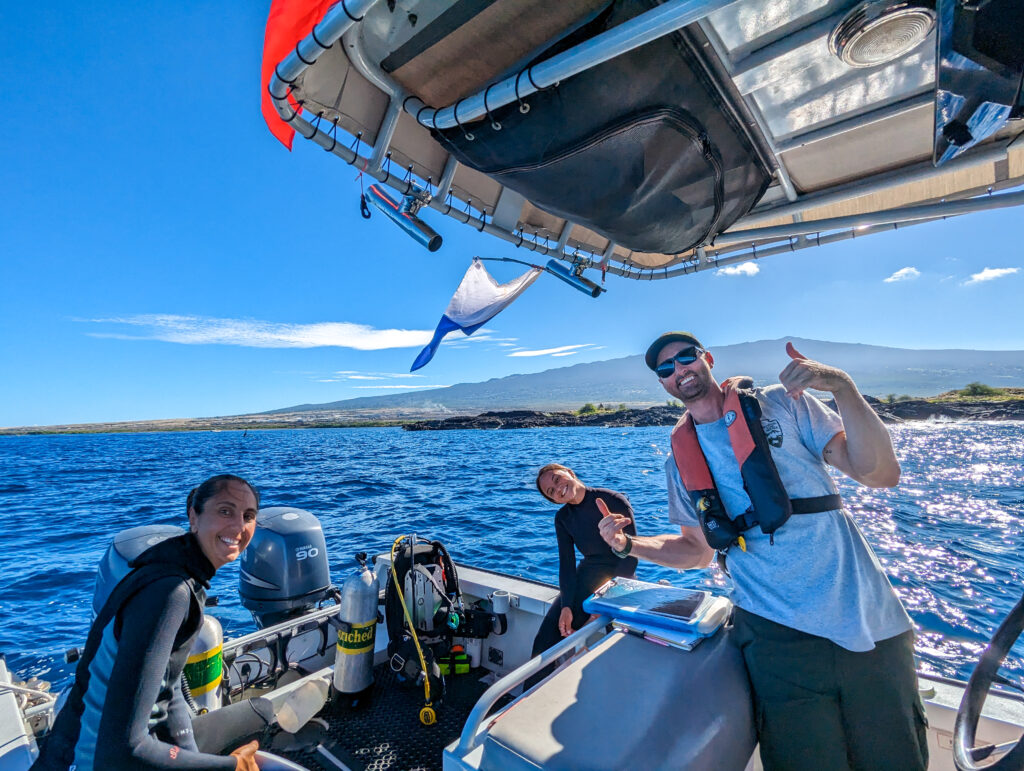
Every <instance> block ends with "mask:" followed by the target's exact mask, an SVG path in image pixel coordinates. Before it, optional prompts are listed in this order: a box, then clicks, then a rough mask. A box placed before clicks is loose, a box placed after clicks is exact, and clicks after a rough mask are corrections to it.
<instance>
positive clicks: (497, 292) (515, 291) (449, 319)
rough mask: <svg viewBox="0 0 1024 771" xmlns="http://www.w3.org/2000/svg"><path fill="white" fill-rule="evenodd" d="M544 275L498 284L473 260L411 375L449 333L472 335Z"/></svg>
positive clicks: (532, 274)
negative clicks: (458, 330)
mask: <svg viewBox="0 0 1024 771" xmlns="http://www.w3.org/2000/svg"><path fill="white" fill-rule="evenodd" d="M542 272H543V271H542V270H541V269H540V268H530V270H528V271H527V272H526V273H524V274H523V275H521V276H520V277H519V278H517V279H513V280H512V281H509V282H508V283H507V284H499V283H498V282H497V281H495V280H494V277H493V276H491V274H490V273H488V272H487V269H486V268H485V267H484V264H483V263H482V262H480V260H479V259H478V258H476V257H474V258H473V264H472V265H470V266H469V270H467V271H466V275H465V276H463V277H462V283H461V284H459V288H458V289H456V290H455V294H454V295H453V296H452V299H451V302H449V303H448V309H447V310H446V311H445V312H444V315H443V316H442V317H441V321H440V322H439V323H438V325H437V329H436V330H435V331H434V339H433V340H431V341H430V342H429V343H428V344H427V347H426V348H424V349H423V350H422V351H420V355H419V356H417V357H416V361H414V362H413V363H412V368H411V369H410V370H409V371H410V372H415V371H416V370H418V369H419V368H420V367H423V366H425V365H426V363H427V362H429V361H430V360H431V359H432V358H434V354H435V353H436V352H437V347H438V346H439V345H440V344H441V340H442V339H444V336H445V335H447V334H448V333H449V332H454V331H455V330H456V329H461V330H462V331H463V333H464V334H467V335H471V334H473V333H474V332H476V331H477V330H478V329H480V327H482V326H483V325H484V324H486V323H487V322H488V321H490V320H491V319H493V318H494V317H495V316H497V315H498V314H499V313H501V312H502V311H503V310H505V308H507V307H508V306H509V305H511V304H512V301H513V300H515V299H516V298H517V297H519V295H521V294H522V293H523V291H524V290H525V289H526V287H528V286H529V285H530V284H532V283H533V282H534V281H536V280H537V276H539V275H540V274H541V273H542Z"/></svg>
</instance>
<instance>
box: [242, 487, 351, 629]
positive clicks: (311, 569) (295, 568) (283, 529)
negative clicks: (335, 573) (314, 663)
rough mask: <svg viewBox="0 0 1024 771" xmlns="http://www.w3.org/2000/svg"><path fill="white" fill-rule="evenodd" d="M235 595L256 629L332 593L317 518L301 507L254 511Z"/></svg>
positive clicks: (313, 604)
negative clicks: (248, 613)
mask: <svg viewBox="0 0 1024 771" xmlns="http://www.w3.org/2000/svg"><path fill="white" fill-rule="evenodd" d="M241 563H242V564H241V570H240V571H239V574H238V593H239V595H241V598H242V605H243V606H245V607H246V608H248V609H249V612H251V613H252V617H253V619H254V620H255V621H256V625H257V626H258V627H260V628H261V629H262V628H263V627H267V626H272V625H273V624H276V623H278V622H280V621H284V620H286V619H289V618H293V617H295V616H299V615H302V614H303V613H305V612H306V611H307V610H310V609H311V608H313V607H314V606H315V605H316V604H317V603H319V602H321V601H322V600H325V599H327V598H328V597H330V595H331V592H332V587H331V575H330V568H329V566H328V564H327V543H326V541H325V540H324V532H323V530H322V529H321V527H320V520H318V519H317V518H316V517H314V516H313V515H312V514H310V513H309V512H308V511H303V510H302V509H295V508H292V507H290V506H275V507H272V508H269V509H260V512H259V514H257V515H256V532H254V533H253V536H252V540H251V541H250V542H249V548H247V549H246V550H245V551H244V552H242V559H241Z"/></svg>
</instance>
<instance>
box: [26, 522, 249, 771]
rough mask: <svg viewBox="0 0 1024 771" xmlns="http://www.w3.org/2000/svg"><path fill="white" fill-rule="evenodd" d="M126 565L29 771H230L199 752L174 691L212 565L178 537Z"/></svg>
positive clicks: (226, 760) (226, 763)
mask: <svg viewBox="0 0 1024 771" xmlns="http://www.w3.org/2000/svg"><path fill="white" fill-rule="evenodd" d="M132 567H133V568H135V570H133V571H132V573H130V574H129V575H128V576H127V577H126V578H125V579H124V580H123V581H121V583H120V584H118V586H117V587H116V588H115V589H114V591H113V592H112V593H111V596H110V599H109V600H108V601H107V605H106V606H105V607H104V608H103V610H101V611H100V614H99V615H98V616H97V618H96V621H95V622H94V623H93V628H92V629H91V630H90V632H89V639H88V641H87V643H86V647H85V653H84V655H83V656H82V658H81V659H80V660H79V663H78V668H77V669H76V671H75V684H74V686H73V688H72V691H71V695H70V696H69V698H68V701H67V703H66V704H65V706H64V708H63V709H61V711H60V713H59V714H58V715H57V721H56V724H55V726H54V729H53V732H52V733H51V734H50V737H49V738H48V740H47V742H46V744H45V745H44V747H43V752H42V754H41V755H40V757H39V759H38V760H37V761H36V762H35V764H34V765H33V766H32V770H33V771H36V770H37V769H38V770H40V771H42V770H45V771H56V770H57V769H60V771H67V769H69V768H71V767H72V766H73V767H74V768H75V771H93V770H95V771H106V770H107V769H118V770H119V771H136V770H138V771H143V770H144V769H146V770H148V769H193V770H196V769H201V770H202V771H207V770H209V771H214V770H215V769H225V770H228V769H231V770H233V769H234V768H235V767H236V761H235V759H234V758H233V757H220V756H217V755H208V754H204V753H200V752H199V751H198V750H197V747H196V742H195V738H194V736H193V733H192V712H191V710H190V709H189V707H188V705H187V703H186V702H185V699H184V696H183V695H182V692H181V672H182V669H183V668H184V666H185V661H186V659H187V658H188V655H189V651H190V649H191V647H192V643H193V641H194V640H195V638H196V635H197V634H198V633H199V629H200V627H201V626H202V621H203V602H204V600H205V597H206V589H207V588H209V580H210V578H211V577H212V576H213V573H214V569H213V566H212V565H211V564H210V562H209V560H207V559H206V557H205V556H204V555H203V553H202V550H201V549H200V547H199V543H198V542H197V541H196V539H195V537H194V536H192V535H191V534H186V535H182V536H177V537H175V538H169V539H167V540H166V541H162V542H161V543H158V544H157V545H155V546H153V547H152V548H150V549H147V550H146V551H145V552H143V553H142V554H141V555H140V556H139V557H138V559H136V560H135V562H134V563H133V564H132ZM212 714H216V713H212Z"/></svg>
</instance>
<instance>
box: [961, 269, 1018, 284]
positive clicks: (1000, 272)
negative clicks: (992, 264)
mask: <svg viewBox="0 0 1024 771" xmlns="http://www.w3.org/2000/svg"><path fill="white" fill-rule="evenodd" d="M1019 270H1020V268H985V269H984V270H983V271H981V272H980V273H974V274H972V275H971V277H970V278H969V279H967V280H966V281H965V282H964V286H970V285H971V284H980V283H981V282H982V281H994V280H995V279H997V278H1003V277H1004V276H1010V275H1013V274H1014V273H1016V272H1017V271H1019Z"/></svg>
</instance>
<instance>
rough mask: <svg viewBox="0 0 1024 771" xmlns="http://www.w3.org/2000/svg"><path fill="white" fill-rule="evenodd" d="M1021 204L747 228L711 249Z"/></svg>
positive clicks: (1020, 197) (1017, 197) (1001, 199)
mask: <svg viewBox="0 0 1024 771" xmlns="http://www.w3.org/2000/svg"><path fill="white" fill-rule="evenodd" d="M1021 204H1024V192H1017V193H1001V194H999V195H983V196H978V197H977V198H967V199H965V200H962V201H943V202H941V203H930V204H923V205H921V206H903V207H900V208H896V209H883V210H882V211H875V212H868V213H866V214H849V215H847V216H845V217H830V218H829V219H823V220H810V221H808V222H794V223H792V224H789V225H775V226H772V227H766V228H750V229H748V230H737V231H730V232H726V233H722V234H721V235H720V236H718V237H717V238H716V239H715V242H714V244H715V246H716V247H721V246H729V245H732V244H742V243H747V242H749V241H759V240H762V239H773V238H791V237H793V236H803V235H808V234H809V233H820V232H823V231H826V230H839V229H842V228H861V227H871V226H874V225H883V224H886V223H893V222H913V221H914V220H924V219H934V218H936V217H951V216H955V215H958V214H970V213H972V212H977V211H986V210H988V209H1003V208H1006V207H1009V206H1020V205H1021Z"/></svg>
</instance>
